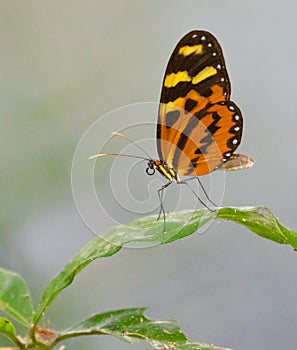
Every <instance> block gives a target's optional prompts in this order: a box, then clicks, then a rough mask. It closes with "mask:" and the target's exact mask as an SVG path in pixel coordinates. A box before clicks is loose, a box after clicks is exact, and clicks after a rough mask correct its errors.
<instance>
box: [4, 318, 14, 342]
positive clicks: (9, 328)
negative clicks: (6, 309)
mask: <svg viewBox="0 0 297 350" xmlns="http://www.w3.org/2000/svg"><path fill="white" fill-rule="evenodd" d="M0 332H1V333H3V334H5V335H6V336H7V337H8V338H10V339H11V340H12V341H14V342H15V341H16V339H17V337H16V332H15V328H14V325H13V323H12V322H11V321H9V320H8V319H7V318H5V317H0Z"/></svg>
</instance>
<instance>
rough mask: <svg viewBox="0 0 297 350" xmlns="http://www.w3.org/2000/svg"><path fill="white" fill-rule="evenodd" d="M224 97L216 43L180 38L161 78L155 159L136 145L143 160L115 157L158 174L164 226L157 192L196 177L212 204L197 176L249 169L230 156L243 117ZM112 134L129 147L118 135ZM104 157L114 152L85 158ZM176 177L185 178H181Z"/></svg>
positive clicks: (225, 83) (197, 36)
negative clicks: (141, 162) (142, 162)
mask: <svg viewBox="0 0 297 350" xmlns="http://www.w3.org/2000/svg"><path fill="white" fill-rule="evenodd" d="M230 96H231V85H230V80H229V77H228V73H227V70H226V65H225V60H224V56H223V52H222V48H221V46H220V44H219V43H218V41H217V39H216V38H215V37H214V36H213V35H212V34H211V33H209V32H207V31H200V30H194V31H191V32H189V33H188V34H186V35H185V36H184V37H183V38H182V39H181V40H180V41H179V42H178V43H177V45H176V47H175V49H174V51H173V53H172V55H171V57H170V59H169V62H168V65H167V68H166V71H165V76H164V79H163V85H162V91H161V98H160V105H159V113H158V121H157V135H156V138H157V151H158V155H159V160H154V159H152V158H151V157H150V156H149V155H148V154H147V153H146V152H145V150H143V149H142V148H141V147H139V146H138V145H136V146H137V147H138V148H141V149H142V151H144V152H145V153H146V154H147V155H148V157H147V158H146V157H140V156H133V155H123V154H120V155H121V156H128V157H134V158H140V159H145V160H147V161H148V165H147V169H146V173H147V174H148V175H154V173H155V172H156V171H158V172H159V173H160V174H161V175H163V176H164V177H165V178H166V179H167V183H165V184H164V185H163V186H162V187H161V188H160V189H159V190H158V195H159V199H160V203H161V205H160V212H159V217H158V218H160V215H161V214H162V213H163V217H164V223H165V210H164V207H163V191H164V189H165V188H167V187H168V186H169V185H170V184H172V182H173V181H176V182H177V183H179V184H186V185H188V183H187V181H188V180H191V179H197V180H198V182H199V183H200V185H201V187H202V189H203V192H204V194H205V195H206V198H207V199H208V200H209V201H210V202H211V203H212V204H214V203H213V202H212V201H211V200H210V198H209V197H208V195H207V193H206V191H205V190H204V188H203V186H202V184H201V182H200V180H199V177H200V176H202V175H206V174H209V173H211V172H213V171H215V170H227V171H232V170H238V169H245V168H250V167H251V166H252V165H253V163H254V160H253V159H252V158H251V157H249V156H245V155H242V154H235V153H234V152H235V151H236V149H237V147H238V146H239V144H240V141H241V137H242V130H243V118H242V114H241V111H240V109H239V108H238V107H237V105H236V104H235V103H234V102H232V101H231V100H230ZM114 134H115V135H119V136H122V137H125V138H126V139H128V140H129V141H130V142H132V143H133V141H132V140H130V139H129V138H128V137H126V136H124V135H122V134H120V133H114ZM107 155H119V154H106V153H101V154H97V155H95V156H93V157H91V158H94V157H98V156H107ZM181 176H188V177H189V178H188V179H186V180H181ZM188 187H189V188H190V189H191V187H190V186H189V185H188ZM192 192H193V193H194V191H193V190H192ZM194 194H195V195H196V193H194ZM196 197H197V198H198V199H199V201H200V202H201V203H202V204H203V205H204V206H205V207H207V208H209V206H208V205H207V204H206V203H204V202H203V201H202V200H201V199H200V197H198V196H197V195H196ZM214 205H215V204H214ZM209 209H210V208H209ZM210 210H213V209H210Z"/></svg>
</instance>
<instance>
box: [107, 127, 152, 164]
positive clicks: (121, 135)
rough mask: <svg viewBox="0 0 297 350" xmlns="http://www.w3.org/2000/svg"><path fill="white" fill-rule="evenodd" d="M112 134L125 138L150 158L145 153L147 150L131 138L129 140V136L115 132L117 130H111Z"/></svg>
mask: <svg viewBox="0 0 297 350" xmlns="http://www.w3.org/2000/svg"><path fill="white" fill-rule="evenodd" d="M112 134H113V135H115V136H120V137H123V138H124V139H126V140H127V141H129V142H130V143H131V144H132V145H134V146H136V147H137V148H138V149H140V150H141V151H142V152H143V153H144V154H146V155H147V156H148V157H149V158H150V159H151V156H150V155H149V154H148V153H147V151H146V150H145V149H144V148H142V147H141V146H139V145H138V144H137V143H136V142H134V141H133V140H131V139H130V138H129V137H127V136H126V135H124V134H121V133H120V132H117V131H113V132H112Z"/></svg>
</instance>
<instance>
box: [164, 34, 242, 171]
mask: <svg viewBox="0 0 297 350" xmlns="http://www.w3.org/2000/svg"><path fill="white" fill-rule="evenodd" d="M230 94H231V86H230V81H229V77H228V74H227V70H226V67H225V60H224V57H223V53H222V49H221V47H220V45H219V43H218V41H217V40H216V38H215V37H214V36H213V35H212V34H210V33H208V32H206V31H192V32H190V33H188V34H186V35H185V36H184V37H183V38H182V39H181V40H180V41H179V43H178V44H177V46H176V48H175V49H174V51H173V53H172V55H171V57H170V59H169V62H168V66H167V69H166V72H165V76H164V80H163V86H162V92H161V100H160V108H159V116H158V125H157V149H158V153H159V157H160V159H161V160H163V161H166V162H167V163H168V165H169V167H172V168H173V169H174V170H175V171H176V172H177V173H178V174H179V175H188V176H198V175H204V174H207V173H209V172H211V171H213V170H216V169H217V168H219V167H220V166H222V164H224V162H227V161H228V159H229V158H230V157H231V156H232V155H233V153H234V151H235V150H236V148H237V147H238V145H239V143H240V140H241V135H242V127H243V121H242V116H241V112H240V110H239V108H238V107H237V106H236V105H235V103H233V102H232V101H230Z"/></svg>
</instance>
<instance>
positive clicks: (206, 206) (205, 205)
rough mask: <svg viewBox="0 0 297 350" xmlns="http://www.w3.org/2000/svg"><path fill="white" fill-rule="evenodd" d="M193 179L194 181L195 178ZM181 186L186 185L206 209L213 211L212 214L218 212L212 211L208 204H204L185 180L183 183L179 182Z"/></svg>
mask: <svg viewBox="0 0 297 350" xmlns="http://www.w3.org/2000/svg"><path fill="white" fill-rule="evenodd" d="M191 179H193V178H191ZM191 179H189V180H191ZM177 183H178V184H179V185H186V186H187V187H188V188H189V189H190V191H191V192H192V193H193V194H194V196H195V197H196V198H197V199H198V201H199V202H200V203H201V204H202V205H203V206H204V207H205V208H207V209H208V210H209V211H211V212H213V213H214V212H216V209H211V208H210V207H209V206H208V205H207V204H206V203H204V202H203V200H202V199H201V198H200V197H199V196H198V195H197V193H196V192H195V191H194V190H193V189H192V188H191V186H190V185H189V184H188V183H187V182H186V181H185V180H183V181H178V182H177ZM211 203H213V202H211Z"/></svg>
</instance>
